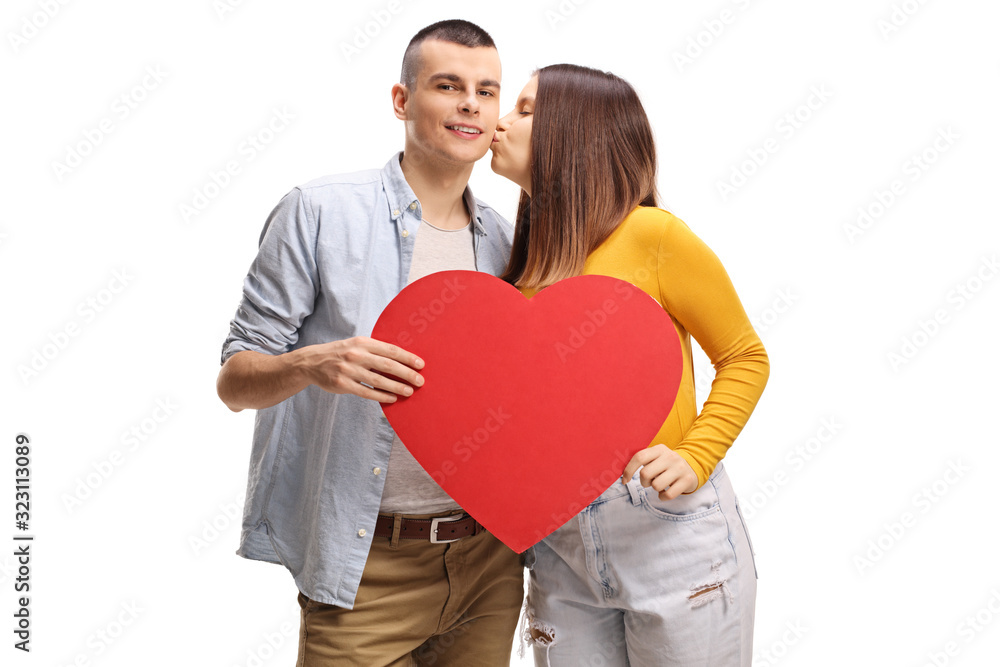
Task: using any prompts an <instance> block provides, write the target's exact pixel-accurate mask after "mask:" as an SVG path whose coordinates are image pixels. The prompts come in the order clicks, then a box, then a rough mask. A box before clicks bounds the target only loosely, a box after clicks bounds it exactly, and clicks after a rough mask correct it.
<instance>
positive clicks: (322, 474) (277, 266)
mask: <svg viewBox="0 0 1000 667" xmlns="http://www.w3.org/2000/svg"><path fill="white" fill-rule="evenodd" d="M400 156H401V154H399V153H397V154H396V155H395V156H394V157H393V158H392V159H391V160H389V162H388V163H387V164H386V166H385V167H384V168H383V169H382V170H381V171H376V170H370V171H361V172H356V173H353V174H343V175H338V176H327V177H325V178H320V179H317V180H315V181H312V182H310V183H307V184H305V185H303V186H301V187H297V188H295V189H294V190H292V191H291V192H289V193H288V194H287V195H285V197H284V198H283V199H282V200H281V201H280V202H279V203H278V205H277V206H276V207H275V209H274V210H273V211H272V212H271V215H270V216H269V217H268V220H267V223H266V224H265V226H264V231H263V232H262V234H261V238H260V250H259V252H258V254H257V257H256V259H255V260H254V262H253V264H252V265H251V267H250V272H249V274H248V275H247V277H246V280H245V281H244V284H243V299H242V301H241V302H240V306H239V309H238V310H237V311H236V317H235V318H234V319H233V321H232V323H231V325H230V333H229V336H228V338H226V342H225V343H224V344H223V347H222V361H223V362H225V361H226V359H228V358H229V357H230V356H232V355H233V354H236V353H237V352H240V351H242V350H254V351H257V352H263V353H266V354H281V353H283V352H288V351H289V350H294V349H296V348H300V347H304V346H306V345H314V344H317V343H326V342H329V341H332V340H339V339H345V338H351V337H353V336H370V335H371V331H372V328H373V327H374V326H375V321H376V320H377V319H378V316H379V315H380V314H381V312H382V309H383V308H385V306H386V305H387V304H388V303H389V301H391V300H392V298H393V297H394V296H396V294H397V293H399V291H400V290H401V289H403V287H404V286H405V285H406V281H407V277H408V276H409V274H410V263H411V261H412V259H413V246H414V241H415V239H416V235H417V230H418V229H419V228H420V219H421V206H420V202H419V201H418V200H417V198H416V196H415V195H414V194H413V190H412V189H411V188H410V186H409V185H408V184H407V182H406V179H405V178H404V177H403V171H402V169H401V168H400V162H399V161H400ZM465 203H466V206H467V207H468V209H469V210H470V211H471V212H472V222H473V226H474V230H475V234H474V237H473V239H474V240H473V242H474V249H475V256H476V266H477V268H478V269H479V270H480V271H485V272H488V273H491V274H493V275H499V273H500V272H501V271H503V269H504V267H505V266H506V264H507V259H508V257H509V256H510V244H511V236H512V229H511V226H510V224H509V223H508V222H507V221H506V220H504V219H503V218H502V217H501V216H500V215H499V214H498V213H496V212H495V211H494V210H493V209H491V208H490V207H489V206H486V205H485V204H483V203H482V202H479V201H478V200H476V199H475V198H474V197H473V196H472V192H471V191H470V190H469V189H468V188H466V190H465ZM466 343H467V344H469V345H475V341H466ZM392 440H393V431H392V427H390V426H389V422H388V421H387V420H386V419H385V416H384V415H383V414H382V410H381V408H380V407H379V404H378V403H377V402H375V401H371V400H368V399H364V398H359V397H357V396H354V395H352V394H331V393H327V392H325V391H323V390H322V389H320V388H318V387H316V386H315V385H310V386H309V387H307V388H305V389H303V390H302V391H300V392H299V393H297V394H295V395H294V396H291V397H290V398H288V399H286V400H284V401H282V402H281V403H279V404H278V405H275V406H273V407H270V408H266V409H264V410H259V411H258V412H257V418H256V422H255V425H254V437H253V450H252V453H251V456H250V473H249V481H248V484H247V501H246V505H245V507H244V512H243V530H242V533H241V535H240V546H239V549H238V550H237V552H236V553H237V554H239V555H241V556H243V557H245V558H252V559H257V560H264V561H269V562H273V563H282V564H283V565H284V566H285V567H287V568H288V569H289V571H290V572H291V573H292V576H293V577H294V578H295V583H296V585H297V586H298V588H299V590H300V591H302V592H303V593H304V594H305V595H306V596H308V597H310V598H312V599H314V600H319V601H320V602H325V603H327V604H334V605H338V606H341V607H352V606H353V605H354V598H355V596H356V595H357V591H358V584H359V582H360V581H361V573H362V571H363V570H364V567H365V561H366V560H367V558H368V548H369V546H370V545H371V541H372V536H373V533H374V531H375V519H376V517H377V515H378V508H379V501H380V499H381V497H382V487H383V483H384V482H385V470H386V467H387V466H388V464H389V451H390V449H391V447H392Z"/></svg>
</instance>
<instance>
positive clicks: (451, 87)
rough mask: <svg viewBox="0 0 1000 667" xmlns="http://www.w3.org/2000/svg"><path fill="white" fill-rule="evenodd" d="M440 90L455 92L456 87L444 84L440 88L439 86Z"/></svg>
mask: <svg viewBox="0 0 1000 667" xmlns="http://www.w3.org/2000/svg"><path fill="white" fill-rule="evenodd" d="M438 88H440V89H441V90H454V89H455V86H453V85H451V84H450V83H442V84H441V85H440V86H438Z"/></svg>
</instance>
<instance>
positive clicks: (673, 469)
mask: <svg viewBox="0 0 1000 667" xmlns="http://www.w3.org/2000/svg"><path fill="white" fill-rule="evenodd" d="M640 466H641V467H642V471H641V472H640V473H639V481H640V482H641V483H642V485H643V486H651V487H653V488H654V489H656V490H657V491H659V492H660V500H673V499H674V498H676V497H677V496H679V495H681V494H682V493H691V492H692V491H694V490H696V489H697V488H698V475H696V474H695V472H694V470H692V469H691V466H690V465H689V464H688V462H687V461H686V460H685V459H684V457H683V456H681V455H680V454H678V453H677V452H675V451H674V450H672V449H670V448H669V447H667V446H666V445H653V446H652V447H647V448H646V449H643V450H642V451H639V452H636V454H635V456H633V457H632V460H631V461H629V462H628V465H627V466H625V472H624V473H622V479H623V480H624V481H626V482H627V481H628V480H630V479H632V475H634V474H635V471H636V470H638V469H639V467H640Z"/></svg>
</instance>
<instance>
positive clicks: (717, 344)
mask: <svg viewBox="0 0 1000 667" xmlns="http://www.w3.org/2000/svg"><path fill="white" fill-rule="evenodd" d="M583 273H584V274H585V275H591V274H596V275H604V276H612V277H614V278H620V279H621V280H625V281H627V282H630V283H632V284H633V285H635V286H636V287H638V288H639V289H641V290H643V291H644V292H646V293H647V294H649V295H650V296H652V297H653V298H654V299H656V300H657V301H658V302H659V303H660V305H661V306H663V308H664V309H665V310H666V311H667V313H668V314H669V315H670V317H671V319H672V320H673V323H674V328H675V329H676V330H677V334H678V336H679V337H680V341H681V351H682V354H683V356H684V370H683V373H682V375H681V384H680V388H679V390H678V392H677V399H676V401H675V403H674V407H673V409H672V410H671V411H670V414H669V415H668V416H667V419H666V421H664V422H663V426H661V427H660V430H659V432H658V433H657V434H656V438H655V439H654V440H653V441H652V442H651V443H650V446H652V445H655V444H659V443H663V444H665V445H667V446H668V447H670V448H671V449H673V450H674V451H676V452H677V453H678V454H680V455H681V456H683V457H684V459H685V460H686V461H687V462H688V464H690V466H691V468H692V469H693V470H694V471H695V473H696V474H697V475H698V486H699V487H701V485H702V484H704V483H705V481H706V480H707V479H708V476H709V475H710V474H712V471H713V470H714V469H715V466H716V464H717V463H718V462H719V461H721V460H722V457H723V456H725V455H726V451H728V449H729V447H730V446H731V445H732V444H733V441H734V440H735V439H736V436H737V435H739V433H740V431H742V430H743V426H744V425H746V422H747V419H749V417H750V413H751V412H753V409H754V406H756V405H757V401H758V399H759V398H760V395H761V393H762V392H763V391H764V385H765V384H766V383H767V378H768V375H769V373H770V364H769V363H768V359H767V353H766V352H765V351H764V345H763V343H761V340H760V337H758V336H757V333H756V332H755V331H754V330H753V326H752V325H751V324H750V320H749V318H748V317H747V314H746V311H745V310H744V309H743V304H742V303H740V300H739V297H738V296H737V295H736V290H735V289H734V288H733V284H732V282H731V281H730V280H729V275H728V274H727V273H726V270H725V269H724V268H723V266H722V263H721V262H720V261H719V258H718V257H716V255H715V253H714V252H712V250H711V249H710V248H709V247H708V246H707V245H705V243H704V242H702V240H701V239H699V238H698V237H697V236H695V234H694V232H692V231H691V230H690V229H689V228H688V226H687V225H686V224H685V223H684V222H683V221H682V220H680V219H679V218H677V217H675V216H674V215H673V214H671V213H668V212H667V211H664V210H663V209H659V208H652V207H645V206H640V207H637V208H636V209H635V210H634V211H632V213H630V214H629V215H628V216H627V217H626V218H625V220H623V221H622V223H621V224H620V225H619V226H618V227H617V229H615V231H614V232H613V233H612V234H611V236H610V237H608V239H607V240H606V241H605V242H604V243H602V244H601V245H600V246H599V247H598V248H597V249H596V250H594V252H592V253H591V254H590V256H589V257H588V258H587V262H586V264H585V265H584V269H583ZM524 294H525V296H528V297H529V298H530V297H531V296H534V294H535V290H524ZM691 336H694V338H695V340H697V341H698V344H699V345H701V347H702V349H703V350H705V354H707V355H708V358H709V359H710V360H711V362H712V365H713V366H714V367H715V380H714V381H713V382H712V389H711V391H710V392H709V395H708V399H707V400H706V401H705V405H704V407H703V409H702V411H701V413H700V414H699V413H698V408H697V404H696V400H695V388H694V372H693V369H692V359H691Z"/></svg>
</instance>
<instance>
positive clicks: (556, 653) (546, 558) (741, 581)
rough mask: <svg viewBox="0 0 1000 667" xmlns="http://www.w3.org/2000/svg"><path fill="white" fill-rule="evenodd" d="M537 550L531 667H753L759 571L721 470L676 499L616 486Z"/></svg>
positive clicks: (530, 605) (530, 607)
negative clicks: (629, 666) (533, 654)
mask: <svg viewBox="0 0 1000 667" xmlns="http://www.w3.org/2000/svg"><path fill="white" fill-rule="evenodd" d="M534 554H535V562H534V565H533V567H532V570H531V575H530V579H531V580H530V588H529V592H528V602H527V610H526V615H525V618H526V622H527V624H528V627H527V629H526V631H525V635H526V637H528V639H529V642H530V643H531V644H532V645H533V646H534V652H535V664H536V665H547V666H548V665H552V666H555V667H560V666H563V665H574V666H576V665H580V666H586V667H598V666H601V665H605V666H612V665H632V666H633V667H749V666H750V662H751V658H752V655H753V619H754V600H755V598H756V593H757V572H756V568H755V565H754V560H753V551H752V548H751V546H750V539H749V536H748V535H747V530H746V526H745V524H744V522H743V517H742V515H741V514H740V511H739V507H738V505H737V501H736V494H735V493H734V492H733V487H732V485H731V484H730V483H729V477H728V476H727V475H726V472H725V469H724V468H723V466H722V463H719V465H718V466H717V467H716V469H715V471H714V472H713V473H712V475H711V476H710V477H709V478H708V481H707V482H706V483H705V484H704V485H702V487H701V488H700V489H698V490H697V491H695V492H694V493H691V494H688V495H682V496H680V497H679V498H676V499H674V500H668V501H663V500H660V499H659V495H658V494H657V492H656V491H654V490H653V489H644V488H642V486H641V485H640V483H639V475H638V473H636V475H635V476H634V477H633V478H632V480H631V481H629V483H628V484H622V483H621V482H616V483H615V484H613V485H612V486H611V488H609V489H608V490H607V491H605V492H604V493H603V494H601V496H600V497H599V498H597V500H595V501H594V502H593V503H591V504H590V505H589V506H588V507H587V508H586V509H584V510H583V511H582V512H580V513H579V514H578V515H577V516H575V517H574V518H573V519H571V520H570V521H569V522H568V523H566V524H565V525H564V526H562V527H561V528H559V529H558V530H557V531H555V532H554V533H552V534H551V535H549V536H548V537H547V538H545V539H544V540H542V541H541V542H540V543H538V544H536V545H535V547H534Z"/></svg>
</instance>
